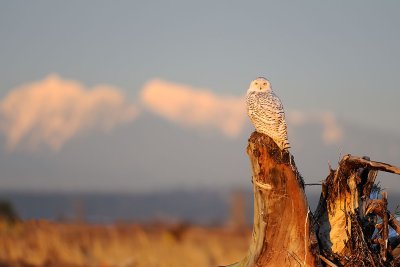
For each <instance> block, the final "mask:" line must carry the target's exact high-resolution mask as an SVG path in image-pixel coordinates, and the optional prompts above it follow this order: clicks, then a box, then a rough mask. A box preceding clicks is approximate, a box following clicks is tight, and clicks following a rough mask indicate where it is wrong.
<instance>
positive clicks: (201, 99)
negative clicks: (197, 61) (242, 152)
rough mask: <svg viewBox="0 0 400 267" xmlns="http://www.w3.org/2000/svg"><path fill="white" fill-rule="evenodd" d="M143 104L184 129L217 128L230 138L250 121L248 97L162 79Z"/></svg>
mask: <svg viewBox="0 0 400 267" xmlns="http://www.w3.org/2000/svg"><path fill="white" fill-rule="evenodd" d="M140 101H141V103H142V104H143V106H144V107H146V108H147V109H149V110H151V111H152V112H154V113H155V114H157V115H159V116H161V117H164V118H166V119H168V120H170V121H173V122H175V123H177V124H179V125H181V126H185V127H192V128H200V129H202V128H211V129H217V130H219V131H220V132H221V133H223V134H224V135H226V136H228V137H236V136H238V135H239V134H240V133H241V131H242V130H243V128H244V125H245V123H246V119H247V114H246V109H245V104H244V103H245V102H244V97H237V96H222V95H216V94H214V93H212V92H211V91H208V90H204V89H197V88H192V87H190V86H187V85H180V84H175V83H170V82H166V81H162V80H152V81H149V82H148V83H147V84H146V85H145V86H144V87H143V89H142V92H141V95H140Z"/></svg>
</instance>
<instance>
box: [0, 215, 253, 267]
mask: <svg viewBox="0 0 400 267" xmlns="http://www.w3.org/2000/svg"><path fill="white" fill-rule="evenodd" d="M250 234H251V232H250V229H245V230H242V231H233V230H229V229H228V228H217V227H215V228H201V227H197V226H189V225H172V226H171V225H170V226H167V225H162V224H158V225H151V226H140V225H134V224H118V225H110V226H106V225H90V224H83V223H82V224H78V223H74V224H72V223H52V222H47V221H28V222H21V223H17V224H15V225H12V226H11V225H8V224H6V223H3V224H1V223H0V266H57V267H66V266H71V267H78V266H88V267H91V266H93V267H95V266H96V267H97V266H98V267H114V266H115V267H133V266H135V267H153V266H154V267H174V266H185V267H186V266H190V267H197V266H198V267H207V266H213V267H215V266H218V265H227V264H230V263H234V262H236V261H239V260H240V259H241V258H242V257H243V256H244V255H245V253H246V251H247V248H248V244H249V239H250Z"/></svg>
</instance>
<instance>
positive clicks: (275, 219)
mask: <svg viewBox="0 0 400 267" xmlns="http://www.w3.org/2000/svg"><path fill="white" fill-rule="evenodd" d="M247 154H248V155H249V158H250V162H251V167H252V174H253V175H252V183H253V191H254V225H253V237H252V240H251V244H250V248H249V250H248V253H247V255H246V257H245V258H244V259H243V260H242V261H240V262H238V263H235V264H233V265H230V266H232V267H233V266H235V267H253V266H254V267H256V266H279V267H281V266H331V267H339V266H400V222H399V221H397V220H396V218H395V216H394V215H393V214H392V213H391V212H390V211H389V210H388V208H387V206H388V199H387V194H386V193H383V194H382V197H381V198H380V199H378V198H376V195H377V194H378V193H377V191H376V190H377V186H376V185H375V178H376V176H377V173H378V171H385V172H391V173H395V174H400V169H399V168H396V167H394V166H391V165H389V164H386V163H382V162H375V161H371V160H370V159H369V158H368V157H363V158H360V157H355V156H351V155H346V156H344V157H343V158H342V160H341V161H340V162H339V166H338V168H337V169H336V170H332V169H331V168H330V173H329V175H328V177H327V178H326V180H325V181H324V182H323V183H322V193H321V197H320V201H319V204H318V207H317V209H316V211H315V213H314V215H313V214H312V213H311V212H310V210H309V207H308V203H307V199H306V195H305V193H304V182H303V179H302V177H301V176H300V174H299V172H298V171H297V168H296V166H295V163H294V159H293V157H292V156H291V155H290V154H289V153H288V152H286V151H281V150H279V148H278V146H277V145H276V144H275V143H274V142H273V140H272V139H270V138H269V137H268V136H266V135H263V134H260V133H257V132H254V133H253V134H252V135H251V137H250V139H249V143H248V146H247ZM371 192H375V194H374V195H375V197H373V198H372V199H371ZM389 227H391V228H393V229H394V230H395V231H396V232H397V233H398V235H397V236H393V237H389V229H390V228H389ZM315 233H316V234H315Z"/></svg>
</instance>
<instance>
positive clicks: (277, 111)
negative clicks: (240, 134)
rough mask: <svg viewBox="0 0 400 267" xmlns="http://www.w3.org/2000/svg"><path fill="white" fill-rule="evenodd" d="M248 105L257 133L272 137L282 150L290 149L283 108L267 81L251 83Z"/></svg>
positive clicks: (247, 97) (248, 112) (263, 79)
mask: <svg viewBox="0 0 400 267" xmlns="http://www.w3.org/2000/svg"><path fill="white" fill-rule="evenodd" d="M246 105H247V114H248V115H249V117H250V119H251V121H252V122H253V125H254V127H255V128H256V131H257V132H259V133H263V134H266V135H268V136H269V137H271V138H272V139H273V140H274V141H275V143H276V144H277V145H278V146H279V148H280V149H281V150H285V149H288V148H290V145H289V141H288V136H287V126H286V121H285V113H284V111H283V106H282V103H281V100H280V99H279V98H278V97H277V96H276V95H275V93H274V92H273V91H272V87H271V83H270V82H269V81H268V80H267V79H265V78H263V77H259V78H257V79H255V80H254V81H252V82H251V83H250V87H249V89H248V90H247V96H246Z"/></svg>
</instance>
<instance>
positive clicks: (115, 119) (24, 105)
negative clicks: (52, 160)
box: [0, 75, 138, 150]
mask: <svg viewBox="0 0 400 267" xmlns="http://www.w3.org/2000/svg"><path fill="white" fill-rule="evenodd" d="M137 114H138V110H137V109H136V108H135V107H134V106H133V105H131V104H129V103H127V101H126V99H125V98H124V95H123V94H122V92H121V91H120V90H118V89H116V88H114V87H111V86H106V85H100V86H96V87H94V88H91V89H88V88H85V87H84V86H83V85H81V84H80V83H78V82H75V81H69V80H63V79H62V78H60V77H58V76H57V75H50V76H48V77H47V78H45V79H44V80H42V81H38V82H33V83H28V84H25V85H23V86H21V87H19V88H16V89H13V90H12V91H11V92H10V93H9V94H8V95H7V96H6V97H5V98H4V99H2V100H1V102H0V131H1V132H2V133H3V134H4V135H5V136H6V139H7V147H8V149H10V150H13V149H15V148H16V147H17V146H18V145H24V146H25V145H27V146H28V147H29V148H31V149H35V148H37V147H38V146H40V145H47V146H48V147H50V148H51V149H53V150H59V149H60V148H61V147H62V146H63V145H64V143H65V142H66V141H68V140H69V139H71V138H72V137H74V136H76V135H78V134H80V133H83V132H88V131H94V130H97V131H103V132H106V131H110V130H112V129H113V128H115V127H116V126H117V125H120V124H124V123H128V122H130V121H132V120H133V119H134V118H135V117H136V116H137Z"/></svg>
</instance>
